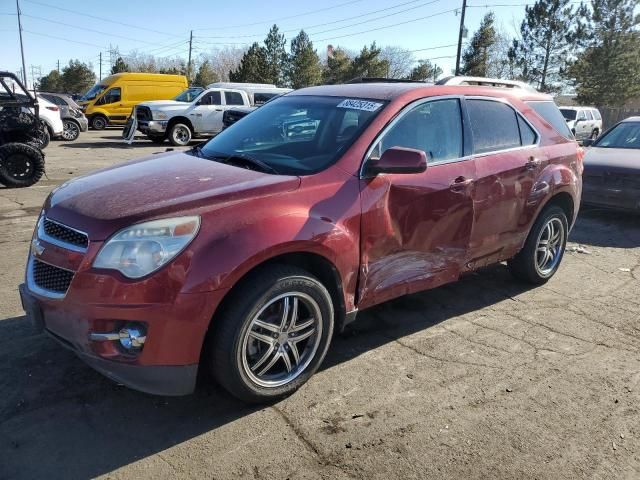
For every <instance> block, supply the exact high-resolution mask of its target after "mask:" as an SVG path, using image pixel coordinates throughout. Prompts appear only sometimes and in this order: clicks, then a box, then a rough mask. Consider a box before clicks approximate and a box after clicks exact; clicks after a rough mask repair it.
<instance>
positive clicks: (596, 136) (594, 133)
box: [589, 128, 600, 140]
mask: <svg viewBox="0 0 640 480" xmlns="http://www.w3.org/2000/svg"><path fill="white" fill-rule="evenodd" d="M599 134H600V133H599V132H598V129H597V128H596V129H594V130H593V132H591V137H589V138H591V140H596V139H597V138H598V135H599Z"/></svg>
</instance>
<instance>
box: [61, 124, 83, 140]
mask: <svg viewBox="0 0 640 480" xmlns="http://www.w3.org/2000/svg"><path fill="white" fill-rule="evenodd" d="M63 125H64V131H63V132H62V138H63V139H64V140H68V141H69V142H73V141H75V140H77V139H78V137H79V136H80V125H78V124H77V123H76V122H74V121H73V120H65V121H64V122H63Z"/></svg>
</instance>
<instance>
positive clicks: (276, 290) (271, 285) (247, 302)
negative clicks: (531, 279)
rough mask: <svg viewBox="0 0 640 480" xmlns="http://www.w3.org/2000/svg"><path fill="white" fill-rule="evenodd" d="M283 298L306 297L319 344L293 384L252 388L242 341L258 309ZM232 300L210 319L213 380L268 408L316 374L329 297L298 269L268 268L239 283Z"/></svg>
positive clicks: (326, 340)
mask: <svg viewBox="0 0 640 480" xmlns="http://www.w3.org/2000/svg"><path fill="white" fill-rule="evenodd" d="M287 292H301V293H303V294H306V295H309V296H310V297H312V298H313V300H314V301H315V302H316V303H317V305H318V306H319V307H320V312H321V316H322V318H321V320H320V321H321V323H322V333H321V335H320V341H319V344H318V347H317V350H316V352H315V355H314V356H313V357H312V360H311V361H310V363H309V364H308V365H307V367H306V368H305V369H304V370H302V372H301V373H300V374H299V375H298V376H297V377H296V378H294V379H292V380H291V381H290V382H289V383H286V384H284V385H281V386H275V387H265V386H261V385H258V384H256V383H255V382H253V381H252V380H251V379H250V378H249V377H248V376H247V374H246V373H245V369H244V368H243V365H242V358H243V356H244V350H243V339H244V336H245V333H246V331H247V329H248V328H249V326H250V324H251V321H252V319H253V318H254V316H255V315H257V313H258V312H259V311H260V309H261V308H262V307H263V306H264V305H266V304H267V303H269V302H270V301H271V300H272V299H274V298H276V297H277V296H278V295H282V294H284V293H287ZM232 295H233V297H231V298H230V299H229V301H228V302H227V303H226V304H225V306H224V307H223V309H222V311H221V312H220V313H219V314H217V315H216V317H215V318H214V319H213V322H214V324H213V325H212V328H211V331H210V332H209V335H208V340H207V342H208V344H207V346H206V348H207V350H208V356H207V357H208V359H207V363H208V366H209V368H210V370H211V373H212V374H213V376H214V378H215V379H216V380H217V381H218V383H219V384H220V385H222V386H223V387H224V388H225V389H226V390H227V391H229V392H230V393H231V394H232V395H234V396H235V397H237V398H238V399H240V400H242V401H244V402H247V403H265V402H271V401H274V400H278V399H280V398H283V397H286V396H288V395H290V394H292V393H293V392H295V391H296V390H297V389H298V388H300V387H301V386H302V385H303V384H304V383H305V382H306V381H307V380H308V379H309V378H310V377H311V376H312V375H313V374H314V373H315V372H316V371H317V369H318V368H319V367H320V364H321V363H322V361H323V360H324V357H325V355H326V353H327V350H328V348H329V344H330V342H331V337H332V335H333V324H334V310H333V302H332V300H331V295H330V294H329V291H328V290H327V289H326V287H325V286H324V285H323V284H322V283H321V282H320V281H319V280H318V279H317V278H315V277H314V276H312V275H311V274H310V273H309V272H307V271H305V270H303V269H300V268H297V267H292V266H287V265H273V266H270V267H268V269H265V270H262V271H259V272H256V273H255V274H252V275H250V277H248V278H246V279H245V280H243V282H242V284H241V285H240V286H239V287H238V289H237V290H236V291H235V292H233V293H232Z"/></svg>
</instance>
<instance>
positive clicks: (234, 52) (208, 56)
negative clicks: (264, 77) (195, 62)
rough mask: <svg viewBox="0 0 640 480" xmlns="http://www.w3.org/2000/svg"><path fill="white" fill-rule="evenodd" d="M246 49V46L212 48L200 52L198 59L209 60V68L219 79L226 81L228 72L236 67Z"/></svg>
mask: <svg viewBox="0 0 640 480" xmlns="http://www.w3.org/2000/svg"><path fill="white" fill-rule="evenodd" d="M246 51H247V49H246V48H240V47H224V48H213V49H212V50H210V51H209V52H208V53H203V54H201V55H200V61H201V62H202V61H204V60H209V64H210V65H211V70H213V72H215V74H216V76H217V77H218V78H219V79H220V81H221V82H228V81H229V72H230V71H233V70H236V69H237V68H238V65H240V60H241V59H242V57H243V56H244V54H245V52H246Z"/></svg>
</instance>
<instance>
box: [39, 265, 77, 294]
mask: <svg viewBox="0 0 640 480" xmlns="http://www.w3.org/2000/svg"><path fill="white" fill-rule="evenodd" d="M31 268H32V271H31V274H32V276H33V283H35V284H36V285H37V286H38V287H40V288H42V289H43V290H49V291H51V292H55V293H62V294H64V293H67V290H68V288H69V285H70V284H71V280H72V279H73V272H71V271H69V270H65V269H64V268H58V267H54V266H53V265H49V264H48V263H44V262H40V261H39V260H36V259H35V258H34V259H33V264H32V267H31Z"/></svg>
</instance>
